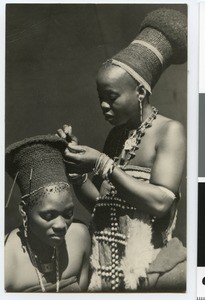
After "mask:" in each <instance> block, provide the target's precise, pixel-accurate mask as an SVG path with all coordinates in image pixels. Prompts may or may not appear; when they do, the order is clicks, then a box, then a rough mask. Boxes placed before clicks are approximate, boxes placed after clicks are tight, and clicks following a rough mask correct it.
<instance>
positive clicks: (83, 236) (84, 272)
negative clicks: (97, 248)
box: [78, 224, 91, 291]
mask: <svg viewBox="0 0 205 300" xmlns="http://www.w3.org/2000/svg"><path fill="white" fill-rule="evenodd" d="M80 227H81V228H80V234H79V238H80V240H79V245H81V247H82V250H83V261H82V267H81V272H80V274H79V280H78V281H79V285H80V288H81V290H82V291H87V288H88V284H89V266H90V253H91V238H90V234H89V231H88V228H87V227H86V226H85V225H83V224H80Z"/></svg>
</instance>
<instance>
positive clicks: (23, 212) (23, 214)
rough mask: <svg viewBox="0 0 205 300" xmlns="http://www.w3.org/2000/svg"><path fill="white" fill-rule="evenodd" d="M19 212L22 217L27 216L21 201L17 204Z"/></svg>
mask: <svg viewBox="0 0 205 300" xmlns="http://www.w3.org/2000/svg"><path fill="white" fill-rule="evenodd" d="M19 212H20V214H21V216H22V217H27V215H26V212H25V210H24V204H23V203H20V204H19Z"/></svg>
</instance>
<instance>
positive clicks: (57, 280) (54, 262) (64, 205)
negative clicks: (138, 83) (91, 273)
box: [5, 135, 90, 292]
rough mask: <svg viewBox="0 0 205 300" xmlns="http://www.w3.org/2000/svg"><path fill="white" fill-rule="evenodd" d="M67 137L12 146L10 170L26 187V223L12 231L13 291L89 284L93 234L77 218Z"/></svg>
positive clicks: (9, 272) (8, 256)
mask: <svg viewBox="0 0 205 300" xmlns="http://www.w3.org/2000/svg"><path fill="white" fill-rule="evenodd" d="M66 146H67V143H66V142H65V141H64V140H62V139H60V138H59V137H56V136H53V135H45V136H44V135H43V136H36V137H32V138H28V139H25V140H23V141H20V142H17V143H14V144H12V145H11V146H9V147H8V148H7V149H6V170H7V172H8V173H9V175H11V177H12V178H14V184H15V182H17V184H18V185H19V187H20V190H21V194H22V197H21V202H20V206H19V209H20V214H21V216H22V220H23V223H22V225H21V226H20V227H19V228H16V229H14V230H13V231H12V232H11V233H9V234H8V235H7V237H6V241H5V290H6V291H7V292H74V291H75V292H80V291H85V290H86V289H87V286H88V269H89V254H90V235H89V233H88V229H87V227H86V226H85V225H84V224H82V223H78V222H73V209H74V206H73V196H72V192H71V187H70V184H69V183H68V179H67V176H66V168H65V164H64V161H63V156H62V152H63V151H64V150H65V148H66Z"/></svg>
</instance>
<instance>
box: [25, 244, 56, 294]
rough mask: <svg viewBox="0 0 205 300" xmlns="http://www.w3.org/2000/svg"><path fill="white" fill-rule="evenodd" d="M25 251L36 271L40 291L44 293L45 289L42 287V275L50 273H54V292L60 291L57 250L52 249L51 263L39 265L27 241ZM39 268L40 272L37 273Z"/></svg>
mask: <svg viewBox="0 0 205 300" xmlns="http://www.w3.org/2000/svg"><path fill="white" fill-rule="evenodd" d="M26 244H27V249H28V253H29V256H30V259H31V262H32V264H33V266H34V269H35V271H36V274H37V277H38V281H39V284H40V286H41V290H42V292H46V288H45V286H44V283H43V274H44V273H51V272H53V271H54V269H55V271H56V292H57V293H58V292H59V289H60V276H59V252H58V249H57V248H55V247H54V251H53V255H52V257H51V262H50V263H40V262H38V256H37V255H36V254H34V252H33V250H32V249H31V247H30V245H29V243H28V241H27V243H26ZM54 260H55V267H54V262H53V261H54ZM39 268H40V270H41V272H40V271H39Z"/></svg>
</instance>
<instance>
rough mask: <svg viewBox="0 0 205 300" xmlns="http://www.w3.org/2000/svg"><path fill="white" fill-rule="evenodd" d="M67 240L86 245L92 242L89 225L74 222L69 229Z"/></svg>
mask: <svg viewBox="0 0 205 300" xmlns="http://www.w3.org/2000/svg"><path fill="white" fill-rule="evenodd" d="M66 239H69V240H70V239H72V240H76V239H77V240H78V241H79V243H83V244H84V243H85V241H86V242H88V243H89V241H90V233H89V230H88V227H87V225H85V224H84V223H82V222H73V223H72V224H71V226H70V227H69V229H68V232H67V234H66Z"/></svg>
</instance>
